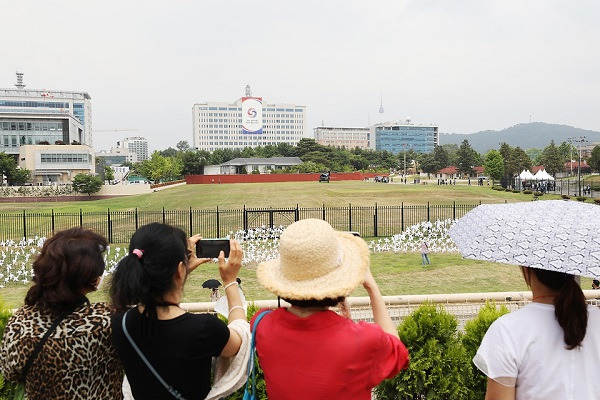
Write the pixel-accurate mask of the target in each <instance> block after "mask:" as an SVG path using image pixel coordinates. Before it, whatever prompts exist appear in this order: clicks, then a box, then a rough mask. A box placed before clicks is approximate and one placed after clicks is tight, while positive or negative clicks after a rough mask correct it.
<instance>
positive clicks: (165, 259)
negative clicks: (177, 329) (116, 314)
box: [110, 223, 189, 332]
mask: <svg viewBox="0 0 600 400" xmlns="http://www.w3.org/2000/svg"><path fill="white" fill-rule="evenodd" d="M187 245H188V238H187V236H186V234H185V233H184V232H183V231H182V230H181V229H179V228H175V227H173V226H170V225H165V224H159V223H151V224H148V225H144V226H142V227H140V228H139V229H138V230H137V231H135V233H134V234H133V236H132V237H131V241H130V242H129V254H128V255H127V256H125V258H123V259H122V260H121V261H119V264H118V265H117V269H116V271H115V273H114V275H113V278H112V282H111V286H110V298H111V301H112V303H113V304H114V305H115V306H116V308H117V309H119V310H125V309H126V308H128V307H129V306H132V305H136V304H143V305H144V306H145V307H144V314H145V315H146V316H147V317H148V319H149V321H150V329H149V332H152V331H153V330H154V327H155V326H156V325H155V322H156V320H157V314H156V306H160V305H166V304H165V301H164V296H165V295H166V294H167V293H168V292H169V291H171V290H172V289H173V277H174V275H175V272H176V271H177V268H178V266H179V263H180V262H183V263H185V264H187V260H188V258H189V257H188V248H187ZM134 250H140V251H141V252H143V253H140V252H137V251H136V253H138V254H141V257H138V254H134V253H133V251H134Z"/></svg>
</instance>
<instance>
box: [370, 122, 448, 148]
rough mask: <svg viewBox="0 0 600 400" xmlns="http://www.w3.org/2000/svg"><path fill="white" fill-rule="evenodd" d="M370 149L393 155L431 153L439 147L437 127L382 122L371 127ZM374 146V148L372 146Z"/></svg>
mask: <svg viewBox="0 0 600 400" xmlns="http://www.w3.org/2000/svg"><path fill="white" fill-rule="evenodd" d="M371 138H375V140H371V148H373V149H374V150H378V151H379V150H386V151H389V152H391V153H393V154H398V153H401V152H403V151H405V150H406V151H409V150H411V149H412V150H413V151H415V152H417V153H431V152H433V150H434V149H435V146H437V145H439V135H438V127H437V126H435V125H414V124H410V123H405V122H384V123H381V124H375V125H374V126H372V127H371ZM373 145H374V146H373Z"/></svg>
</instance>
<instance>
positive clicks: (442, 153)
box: [433, 146, 450, 170]
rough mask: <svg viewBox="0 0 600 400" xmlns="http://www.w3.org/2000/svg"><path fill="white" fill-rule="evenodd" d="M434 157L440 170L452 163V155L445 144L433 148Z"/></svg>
mask: <svg viewBox="0 0 600 400" xmlns="http://www.w3.org/2000/svg"><path fill="white" fill-rule="evenodd" d="M433 158H434V159H435V162H436V163H437V166H438V170H440V169H442V168H446V167H447V166H449V165H450V156H449V155H448V152H447V151H446V149H444V147H443V146H435V149H434V150H433Z"/></svg>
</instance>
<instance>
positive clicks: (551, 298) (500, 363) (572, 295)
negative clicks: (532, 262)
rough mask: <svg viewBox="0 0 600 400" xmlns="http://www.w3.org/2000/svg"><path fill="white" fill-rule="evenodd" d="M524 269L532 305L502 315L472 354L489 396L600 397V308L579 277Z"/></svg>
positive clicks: (502, 399)
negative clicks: (590, 301)
mask: <svg viewBox="0 0 600 400" xmlns="http://www.w3.org/2000/svg"><path fill="white" fill-rule="evenodd" d="M521 268H522V270H523V277H524V278H525V282H526V283H527V285H528V286H529V287H530V288H531V291H532V294H533V300H532V303H530V304H528V305H526V306H525V307H523V308H521V309H520V310H517V311H513V312H511V313H510V314H506V315H504V316H502V317H500V318H498V319H497V320H496V321H495V322H494V323H493V324H492V325H491V326H490V328H489V330H488V331H487V333H486V334H485V336H484V338H483V341H482V342H481V346H480V347H479V350H478V351H477V354H476V355H475V357H474V358H473V362H474V363H475V365H477V367H478V368H479V369H480V370H481V371H482V372H483V373H484V374H486V375H487V377H488V385H487V394H486V400H492V399H493V400H515V399H518V400H523V399H540V400H541V399H543V400H554V399H556V400H559V399H560V400H566V399H572V400H583V399H585V400H594V399H600V379H598V368H597V367H598V363H599V362H600V309H599V308H598V307H593V306H587V305H586V303H585V296H584V294H583V292H582V290H581V287H580V286H579V284H578V283H577V282H576V281H575V276H574V275H569V274H565V273H562V272H554V271H546V270H542V269H536V268H528V267H521Z"/></svg>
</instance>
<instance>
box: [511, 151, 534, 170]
mask: <svg viewBox="0 0 600 400" xmlns="http://www.w3.org/2000/svg"><path fill="white" fill-rule="evenodd" d="M510 159H511V160H510V164H511V165H512V166H513V167H514V169H515V174H518V173H520V172H521V171H523V170H524V169H528V170H529V169H531V158H529V156H528V155H527V153H526V152H525V150H523V149H522V148H520V147H518V146H517V147H515V148H514V149H513V151H512V153H511V155H510Z"/></svg>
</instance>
